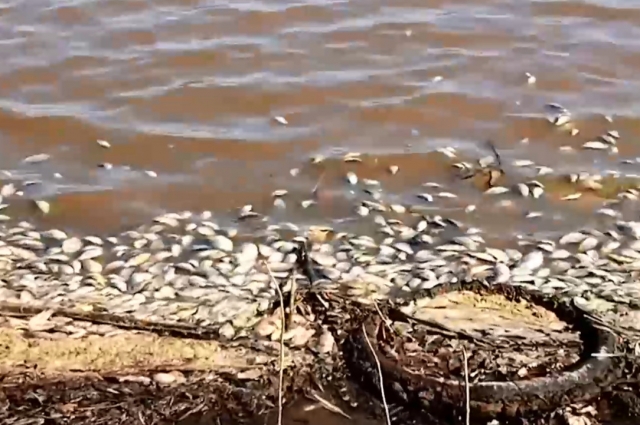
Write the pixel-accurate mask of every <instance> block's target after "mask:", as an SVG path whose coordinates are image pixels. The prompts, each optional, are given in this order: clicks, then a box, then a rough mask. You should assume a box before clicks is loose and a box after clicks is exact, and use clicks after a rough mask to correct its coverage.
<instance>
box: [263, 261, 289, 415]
mask: <svg viewBox="0 0 640 425" xmlns="http://www.w3.org/2000/svg"><path fill="white" fill-rule="evenodd" d="M264 265H265V267H266V269H267V272H268V273H269V277H270V278H271V282H272V283H273V286H275V288H276V292H278V298H280V320H281V322H280V365H279V367H278V368H279V369H280V370H279V376H278V425H282V386H283V381H284V332H285V327H286V322H287V319H286V317H285V314H284V297H283V296H282V290H281V289H280V285H278V281H276V278H275V277H274V276H273V273H271V269H270V268H269V264H268V263H267V262H266V261H265V262H264Z"/></svg>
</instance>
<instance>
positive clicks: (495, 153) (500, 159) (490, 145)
mask: <svg viewBox="0 0 640 425" xmlns="http://www.w3.org/2000/svg"><path fill="white" fill-rule="evenodd" d="M487 145H489V148H490V149H491V152H493V157H494V158H495V159H496V162H497V164H498V167H501V168H502V158H500V154H499V153H498V150H497V149H496V145H494V144H493V141H491V140H487Z"/></svg>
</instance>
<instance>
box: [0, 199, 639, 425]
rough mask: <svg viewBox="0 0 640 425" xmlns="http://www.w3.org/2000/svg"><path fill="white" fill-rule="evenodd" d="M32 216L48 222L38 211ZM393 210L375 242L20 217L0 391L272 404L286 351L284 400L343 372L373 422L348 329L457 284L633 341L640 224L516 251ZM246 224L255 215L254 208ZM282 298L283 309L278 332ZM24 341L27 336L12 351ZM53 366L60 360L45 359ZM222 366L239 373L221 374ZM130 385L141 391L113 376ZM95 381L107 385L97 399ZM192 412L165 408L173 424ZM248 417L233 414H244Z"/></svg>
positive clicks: (191, 219) (8, 249)
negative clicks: (565, 313) (580, 316)
mask: <svg viewBox="0 0 640 425" xmlns="http://www.w3.org/2000/svg"><path fill="white" fill-rule="evenodd" d="M3 191H4V192H5V194H6V193H7V189H3ZM37 206H38V207H39V208H40V209H42V211H43V212H44V213H46V212H47V208H48V204H46V203H41V202H40V203H38V204H37ZM390 209H391V210H392V213H384V212H380V213H379V214H377V215H376V214H375V213H372V215H373V217H371V218H370V219H371V220H370V221H372V222H373V225H374V226H375V228H376V231H375V232H374V233H372V234H371V235H368V234H354V233H348V232H340V231H337V230H334V229H332V228H329V227H326V226H310V227H308V228H307V229H303V228H300V227H298V226H296V225H295V224H292V223H282V224H280V225H273V224H272V225H266V226H265V227H264V229H262V230H259V231H258V232H257V233H256V234H254V235H253V236H248V235H243V234H240V233H239V231H238V229H237V228H235V227H225V226H221V225H219V224H217V223H216V221H215V218H214V217H213V215H212V214H211V213H208V212H204V213H200V214H196V213H189V212H184V213H169V214H165V215H162V216H159V217H156V218H155V219H154V220H153V221H151V222H149V223H146V224H143V225H140V226H138V227H136V228H135V229H131V230H127V231H124V232H122V233H120V234H118V235H114V236H109V237H104V238H101V237H97V236H75V235H69V234H67V233H66V232H63V231H61V230H59V229H47V230H39V229H38V228H36V227H35V226H32V225H30V224H28V223H26V222H21V223H18V224H15V225H13V224H7V225H2V226H1V227H0V276H2V279H1V280H0V282H1V283H0V307H2V308H1V309H0V317H3V318H4V320H5V321H6V323H7V326H8V327H9V328H10V329H13V331H10V330H3V333H2V337H3V338H5V341H6V344H5V347H9V348H8V349H5V352H4V355H3V356H0V363H2V365H1V366H3V370H4V377H3V382H4V383H5V384H3V385H5V387H4V388H5V390H6V389H7V388H14V389H15V388H23V389H24V390H25V391H27V393H28V389H29V388H40V389H41V390H42V391H44V392H43V394H49V392H51V394H50V395H51V396H52V397H53V398H52V399H51V400H58V398H56V397H60V395H59V394H57V393H56V391H58V390H57V389H56V388H59V386H60V385H64V384H63V383H64V382H67V383H68V384H69V385H71V387H73V386H74V385H76V384H77V388H76V390H77V391H78V392H77V396H78V397H80V398H82V397H88V398H89V399H91V397H93V396H89V395H88V393H87V394H85V395H82V389H81V388H83V387H84V388H94V391H97V393H99V392H100V391H107V392H113V394H116V393H118V394H121V395H122V394H128V393H130V394H134V393H135V394H139V395H140V397H142V398H141V399H140V400H142V399H145V398H146V397H148V392H149V391H151V390H152V389H153V388H156V389H157V390H158V391H159V392H158V394H159V397H164V396H161V395H160V394H165V393H166V394H167V395H166V397H168V399H171V398H172V397H174V395H172V394H173V392H172V391H177V390H175V388H179V387H180V386H185V388H190V389H189V390H188V391H193V392H194V397H195V395H197V394H200V395H201V396H202V397H204V399H202V401H200V402H199V404H197V405H202V403H204V405H203V406H207V407H206V409H205V410H207V411H209V410H211V409H213V410H215V409H219V408H221V407H220V406H224V405H225V403H221V400H219V399H215V400H214V399H212V398H210V396H209V395H206V394H204V391H205V390H204V389H203V388H202V387H200V386H199V385H201V384H202V382H206V385H212V384H211V382H213V381H215V382H216V384H215V385H219V386H220V387H219V388H226V390H225V392H224V394H229V395H230V397H235V395H234V394H240V395H242V394H249V393H250V394H253V396H252V397H253V398H254V399H255V400H261V403H266V404H264V406H265V407H264V409H265V410H269V409H273V408H274V406H275V405H276V404H275V400H276V399H277V396H278V394H280V393H277V392H276V393H274V392H273V388H274V379H275V378H274V377H275V376H277V371H278V370H280V369H279V367H278V366H277V365H276V362H277V358H278V353H279V350H280V348H281V347H287V350H289V351H288V352H290V353H291V356H293V357H292V358H291V359H289V358H288V357H286V356H285V358H287V360H288V361H291V362H292V363H291V365H290V366H287V367H285V369H286V370H287V373H288V374H293V375H287V379H292V380H293V381H292V382H291V383H288V384H287V385H288V386H287V390H284V392H283V393H282V394H283V395H284V396H285V397H286V401H291V400H293V399H294V398H295V396H296V394H301V393H304V392H305V388H309V385H313V384H312V383H313V382H316V381H317V382H323V384H320V385H319V386H318V385H317V383H316V386H317V387H318V388H329V387H331V388H333V387H334V386H335V385H336V384H335V382H334V380H333V379H331V378H330V377H331V375H332V374H333V373H338V374H340V379H339V380H338V381H339V382H340V385H342V387H341V388H342V389H344V388H350V391H352V392H355V393H360V394H359V395H353V397H360V398H365V399H366V401H365V402H364V403H365V405H366V406H369V407H368V408H369V409H373V412H376V413H377V414H376V416H377V417H378V419H379V418H381V416H380V413H381V411H380V405H378V404H376V402H375V401H373V400H375V397H376V396H375V394H369V395H368V396H367V395H365V394H363V393H362V390H363V388H358V385H357V384H354V382H353V381H354V380H353V377H348V376H350V372H349V368H348V367H347V366H346V365H345V364H344V359H343V358H342V357H341V356H342V355H343V354H342V351H343V348H344V347H343V343H344V340H345V338H348V335H346V333H348V332H347V331H346V329H349V326H347V325H346V323H354V322H353V321H354V317H360V316H362V315H363V314H365V313H366V314H376V311H377V312H379V311H384V310H385V309H386V308H392V307H393V306H397V305H404V304H406V303H407V302H409V300H413V301H416V302H420V299H421V298H420V297H423V296H424V294H425V293H430V292H433V291H436V292H437V291H438V290H439V288H445V287H449V286H456V285H460V286H461V287H462V288H465V287H466V286H469V287H472V286H473V285H477V284H481V285H482V286H483V287H488V288H491V287H501V286H502V285H507V286H510V287H512V288H514V290H517V291H525V292H527V293H531V294H538V295H540V296H546V297H556V298H557V299H558V300H561V301H562V302H566V301H570V302H572V303H573V304H575V305H576V306H577V307H579V308H580V310H581V311H585V312H587V313H588V314H589V315H594V316H595V317H597V318H599V319H598V320H600V321H601V322H603V323H606V324H608V325H609V326H611V327H612V328H614V329H616V332H618V333H617V334H619V335H620V336H624V339H625V341H627V345H628V346H631V344H632V343H631V341H632V340H634V338H637V337H638V336H640V329H638V328H637V327H636V326H637V325H636V323H637V318H638V317H639V316H638V314H640V313H638V311H637V310H635V308H636V307H637V306H638V302H637V301H636V300H637V294H638V293H639V292H640V286H639V285H638V284H637V283H636V277H637V275H638V272H639V271H640V222H625V221H621V220H616V219H613V218H612V219H611V220H610V225H609V226H608V227H603V228H602V230H595V229H582V230H576V231H573V232H570V233H567V234H564V235H563V236H561V237H560V238H557V239H555V240H550V239H536V238H535V237H534V236H529V237H523V238H520V239H516V240H515V241H514V242H515V245H516V247H510V248H502V247H499V246H496V245H493V244H492V243H491V241H486V240H485V236H484V235H483V234H482V232H480V231H479V230H478V229H476V228H474V227H471V226H468V225H466V224H464V223H462V222H460V221H458V220H454V219H451V218H447V217H444V216H440V215H429V214H427V213H425V212H424V211H421V212H412V211H406V210H400V209H399V208H398V207H397V206H396V207H390ZM244 214H245V215H246V217H245V219H246V220H251V219H252V218H253V217H252V216H253V213H252V211H251V210H250V209H247V210H246V211H244ZM363 219H364V218H363ZM367 220H369V218H367ZM280 292H282V295H284V299H283V300H282V301H284V300H287V301H285V304H284V307H285V308H286V312H287V315H288V317H287V322H286V324H284V325H283V324H282V323H281V322H280V314H281V312H282V310H281V309H282V302H281V300H280V296H281V294H280ZM324 297H328V300H331V299H333V300H334V301H335V299H336V298H338V299H340V300H342V301H341V302H342V304H340V307H339V308H338V309H337V310H336V312H340V311H344V312H349V313H348V314H346V316H345V318H343V319H341V318H336V317H334V316H331V314H328V312H327V311H326V310H327V309H328V306H329V305H331V306H333V303H334V301H331V302H330V301H327V300H326V299H325V298H324ZM301 300H303V301H301ZM318 303H319V306H318V305H316V306H315V307H313V308H312V307H310V306H312V305H315V304H318ZM325 304H326V305H325ZM374 307H375V309H376V310H372V308H374ZM476 307H477V306H476ZM318 308H319V309H320V311H323V312H322V313H321V317H323V318H322V319H320V318H319V316H318V314H319V313H318V311H316V310H315V309H318ZM478 308H479V307H478ZM500 308H502V307H500ZM292 311H295V312H296V313H292ZM334 314H338V315H339V314H340V313H334ZM341 320H347V322H345V323H342V322H341ZM448 320H450V319H449V318H444V319H441V320H440V323H448ZM341 323H342V324H341ZM497 327H499V326H497ZM494 328H496V326H494ZM341 329H342V330H341ZM16 330H17V331H18V334H13V335H10V334H11V332H16ZM123 332H124V334H123ZM466 332H467V331H465V333H466ZM154 334H155V335H154ZM25 335H26V338H27V341H28V340H32V341H31V342H28V343H25V342H24V341H22V339H21V338H23V337H25ZM12 338H13V339H12ZM118 338H121V339H118ZM122 338H124V339H122ZM127 338H130V339H129V340H127ZM131 338H132V339H131ZM167 338H169V339H167ZM171 338H173V339H171ZM281 338H282V340H280V339H281ZM92 340H93V341H94V342H88V341H92ZM198 340H202V341H198ZM20 341H22V343H20ZM556 343H557V341H556ZM21 344H22V345H21ZM24 344H27V345H26V346H27V347H28V348H24V347H25V345H24ZM65 344H67V346H66V348H65ZM234 344H236V345H234ZM623 345H624V344H623ZM21 347H22V348H21ZM133 347H135V348H133ZM158 350H160V351H158ZM360 351H362V347H361V350H360ZM627 351H629V350H628V347H627ZM123 352H126V353H127V355H126V356H130V357H131V359H129V361H128V362H127V360H126V356H124V357H123ZM216 353H221V356H222V357H216V355H215V354H216ZM39 355H41V356H42V358H41V359H40V360H34V359H37V356H39ZM296 356H298V357H296ZM50 358H52V359H55V360H53V361H52V363H50V364H49V360H47V359H50ZM225 358H226V359H231V358H234V359H242V362H245V363H244V365H239V364H237V363H236V364H226V365H225V364H224V361H223V360H224V359H225ZM624 358H625V359H627V360H628V359H629V357H628V355H626V357H624ZM132 359H133V360H132ZM627 360H625V361H627ZM629 361H631V360H629ZM12 362H13V363H12ZM21 362H22V363H24V365H26V366H20V364H21ZM65 362H66V363H65ZM242 362H241V363H242ZM623 363H624V362H623ZM38 364H40V366H38ZM97 364H100V365H101V366H99V367H97V366H96V365H97ZM624 364H625V365H626V363H624ZM53 365H57V366H58V367H59V368H62V369H58V370H56V369H55V367H53ZM64 365H66V366H64ZM34 367H35V368H34ZM523 367H524V368H525V369H526V368H527V367H528V366H526V365H525V366H523ZM624 367H626V366H624ZM65 368H66V369H65ZM60 370H62V372H61V371H60ZM282 370H284V369H282ZM78 371H81V372H82V373H80V374H79V375H78V374H77V372H78ZM301 371H304V372H301ZM550 373H551V369H550ZM56 374H57V375H56ZM131 374H133V375H131ZM129 375H131V376H135V377H136V378H135V379H134V380H135V382H133V383H132V382H130V381H127V380H126V379H125V380H124V381H122V378H123V376H129ZM56 376H57V377H56ZM192 378H193V379H192ZM369 378H370V377H369ZM48 379H54V380H53V381H50V382H49V381H48ZM104 382H107V383H108V385H107V387H104V388H102V389H100V390H98V389H95V386H96V385H98V386H100V385H102V384H100V383H104ZM7 385H8V386H7ZM15 385H17V386H15ZM109 385H113V386H112V387H109ZM132 385H133V386H134V387H136V389H135V390H134V389H132V388H131V386H132ZM202 385H205V384H202ZM206 385H205V386H206ZM607 385H608V386H607ZM611 385H612V384H606V385H605V384H603V387H602V388H604V389H610V388H612V387H611ZM276 387H277V386H276ZM369 387H370V385H369ZM74 388H75V387H74ZM216 388H218V387H216ZM598 388H599V390H598V391H604V390H603V389H602V388H600V387H598ZM209 390H211V387H209ZM74 391H75V390H74ZM132 391H133V392H132ZM136 391H137V392H136ZM153 391H155V390H153ZM163 391H164V392H163ZM287 391H289V392H287ZM4 392H5V397H7V393H8V391H4ZM338 392H339V391H338ZM97 393H96V394H97ZM25 394H26V393H25ZM265 394H266V396H265ZM307 395H308V394H307ZM25 397H26V395H25ZM47 397H48V396H47ZM198 397H200V396H198ZM207 397H209V398H207ZM274 397H275V398H274ZM134 398H135V397H134ZM195 398H197V397H195ZM250 398H251V397H250ZM63 399H64V397H63ZM241 399H242V397H241ZM267 399H268V400H267ZM7 400H8V399H7ZM60 400H62V399H60ZM60 400H58V401H55V403H54V405H55V406H58V405H59V404H60V403H62V401H60ZM255 400H254V401H253V402H254V403H258V401H255ZM338 400H340V399H339V398H338ZM52 402H53V401H52ZM12 403H18V404H20V403H23V404H24V403H26V399H24V400H18V399H15V400H14V401H13V402H12ZM185 403H186V402H185ZM216 403H217V404H216ZM64 404H65V403H63V405H64ZM55 406H54V407H52V406H50V408H55V409H57V408H58V407H55ZM216 406H218V407H216ZM398 406H401V404H399V405H398ZM523 406H524V405H523ZM196 407H197V406H191V407H189V408H188V409H186V408H185V409H186V410H185V409H182V410H180V412H177V411H172V410H171V411H167V412H165V413H166V414H167V415H170V416H171V417H172V419H171V420H177V419H180V418H182V416H184V415H185V411H190V410H192V409H194V408H196ZM254 407H255V406H254ZM565 407H566V406H565ZM565 407H562V408H563V409H564V408H565ZM130 408H131V409H133V410H127V412H128V413H127V415H141V414H143V415H147V414H149V415H151V416H148V420H150V421H152V422H153V421H157V420H159V419H158V418H157V417H155V416H153V415H152V414H151V412H147V411H146V410H144V408H143V405H142V404H141V405H136V406H130ZM558 408H560V407H558ZM141 409H142V410H141ZM202 409H204V407H203V408H202ZM242 409H246V407H243V408H239V409H238V411H236V412H235V414H237V415H240V416H242V417H244V416H246V414H247V412H246V411H243V410H242ZM116 410H117V409H116ZM183 410H185V411H183ZM410 411H411V412H412V414H415V409H412V410H411V409H410ZM143 412H145V413H143ZM563 412H564V413H562V414H565V413H566V414H570V413H567V412H566V411H563ZM556 413H557V412H556ZM574 413H575V412H574ZM56 414H57V415H62V416H60V417H65V416H64V415H65V413H64V412H62V413H60V412H58V413H56ZM68 414H69V415H75V414H76V413H72V412H71V413H68ZM557 414H560V413H557ZM176 415H177V416H176ZM523 415H525V414H524V413H523ZM545 415H547V416H545ZM545 415H542V416H540V417H538V416H535V415H534V417H532V419H531V420H534V421H536V420H542V419H540V418H543V417H544V418H547V419H548V414H546V413H545ZM521 416H522V415H521ZM525 416H526V415H525ZM525 416H522V417H525ZM74 417H75V416H74ZM514 417H515V418H518V415H515V416H514ZM536 418H537V419H536ZM76 419H77V420H79V421H82V420H83V419H81V418H80V416H77V418H76ZM76 419H74V420H76ZM483 419H486V418H483ZM520 419H521V417H520ZM145 420H146V419H145ZM404 420H405V421H409V422H411V421H413V420H415V417H413V416H411V415H409V416H407V417H405V418H404ZM432 420H437V418H435V419H433V418H432ZM509 420H516V419H513V418H511V419H509ZM517 420H519V419H517ZM593 420H594V421H595V420H596V417H595V416H594V418H593ZM445 422H446V421H445ZM78 423H83V422H78ZM505 423H511V422H508V421H507V422H505ZM513 423H516V422H513ZM534 423H536V422H534ZM541 423H542V422H541ZM593 423H597V422H593Z"/></svg>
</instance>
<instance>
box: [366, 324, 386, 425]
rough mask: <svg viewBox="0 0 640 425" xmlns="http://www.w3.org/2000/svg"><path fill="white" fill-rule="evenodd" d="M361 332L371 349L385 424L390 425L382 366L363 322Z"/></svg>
mask: <svg viewBox="0 0 640 425" xmlns="http://www.w3.org/2000/svg"><path fill="white" fill-rule="evenodd" d="M362 334H363V335H364V340H365V341H367V345H368V346H369V350H371V354H373V359H374V360H375V361H376V367H377V369H378V378H379V379H380V396H381V397H382V405H383V407H384V413H385V416H386V418H387V425H391V414H389V405H388V404H387V396H386V395H385V392H384V382H383V381H382V367H381V366H380V360H378V356H377V355H376V352H375V350H374V349H373V346H372V345H371V341H369V337H368V336H367V331H366V329H365V327H364V324H362Z"/></svg>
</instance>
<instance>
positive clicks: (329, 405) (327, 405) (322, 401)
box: [311, 391, 351, 419]
mask: <svg viewBox="0 0 640 425" xmlns="http://www.w3.org/2000/svg"><path fill="white" fill-rule="evenodd" d="M311 395H312V396H313V398H315V399H316V401H318V402H319V403H320V405H321V406H322V407H324V408H325V409H327V410H328V411H330V412H333V413H337V414H339V415H342V416H344V417H345V418H347V419H351V416H349V415H347V414H346V413H344V410H342V409H340V408H339V407H338V406H336V405H335V404H332V403H330V402H329V401H328V400H325V399H324V398H322V397H320V396H319V395H318V393H316V392H315V391H312V392H311Z"/></svg>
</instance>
